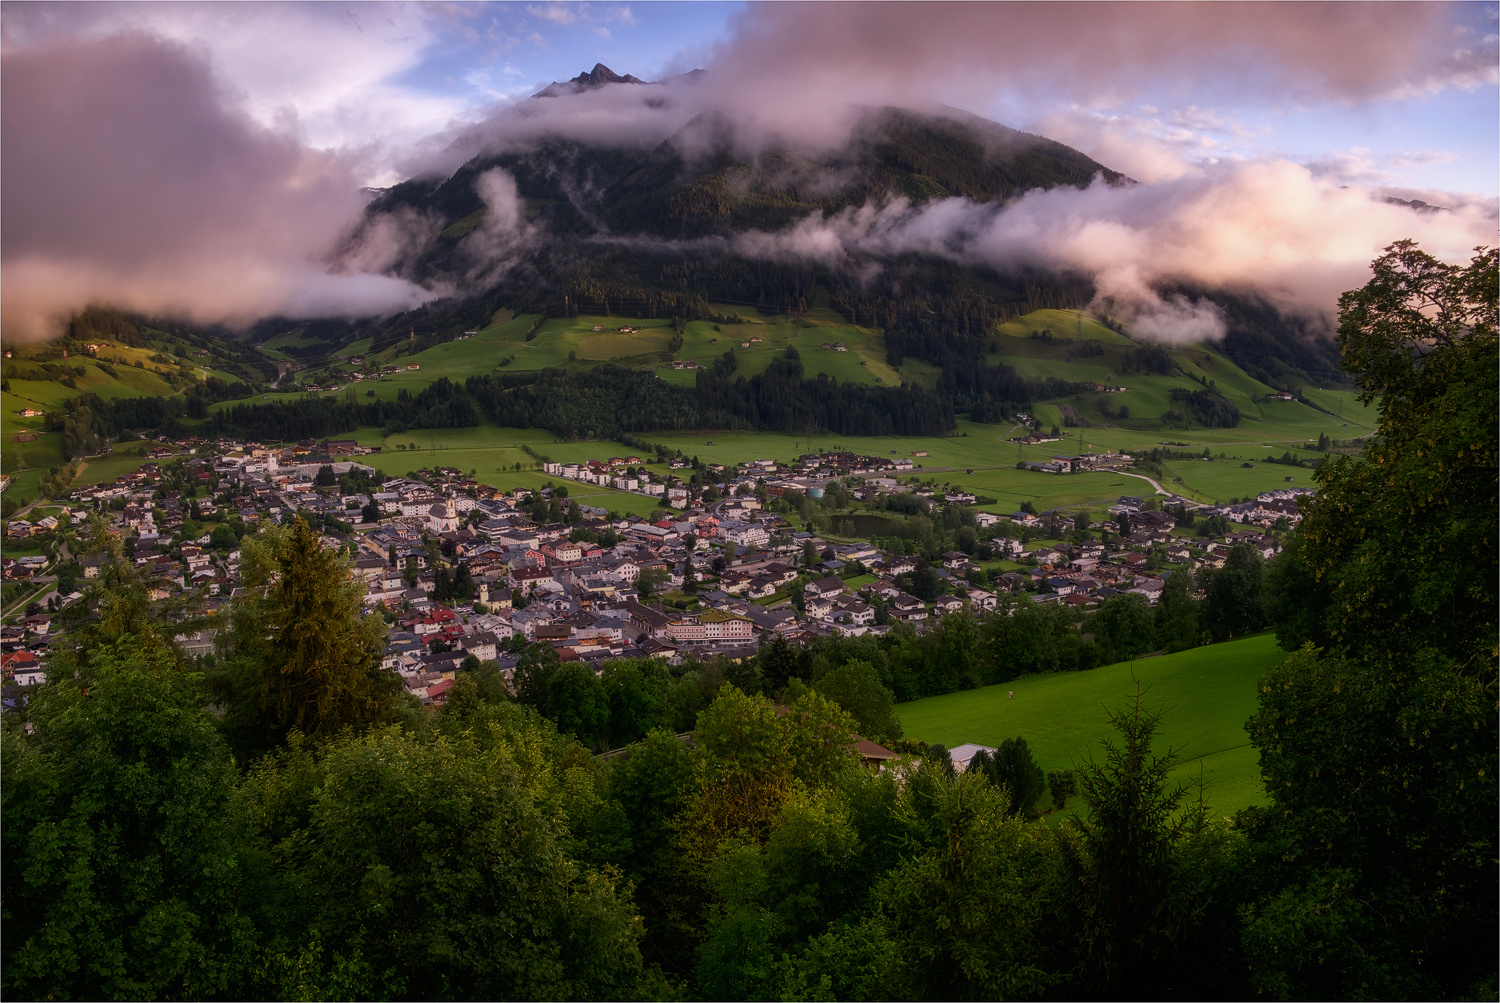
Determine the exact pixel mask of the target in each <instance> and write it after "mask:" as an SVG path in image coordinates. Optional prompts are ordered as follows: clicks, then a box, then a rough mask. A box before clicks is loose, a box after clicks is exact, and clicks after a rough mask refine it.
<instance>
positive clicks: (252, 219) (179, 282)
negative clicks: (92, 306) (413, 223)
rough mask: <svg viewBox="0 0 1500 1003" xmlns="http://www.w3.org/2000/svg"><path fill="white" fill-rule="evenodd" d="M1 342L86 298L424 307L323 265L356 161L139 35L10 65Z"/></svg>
mask: <svg viewBox="0 0 1500 1003" xmlns="http://www.w3.org/2000/svg"><path fill="white" fill-rule="evenodd" d="M0 73H3V79H0V100H3V115H0V136H3V143H4V148H5V170H4V173H3V177H0V198H3V202H4V214H3V219H0V262H3V265H4V268H3V279H0V287H3V307H0V324H3V328H4V333H5V336H6V337H7V339H13V338H34V337H41V336H45V335H47V334H50V333H53V332H54V331H55V330H56V329H57V324H58V323H59V321H61V320H62V319H64V318H65V317H66V316H67V315H68V314H70V313H72V312H73V311H75V310H77V309H79V308H81V307H82V306H84V305H86V304H88V303H108V304H111V305H116V306H121V307H125V308H127V309H133V310H139V311H142V312H149V313H156V314H171V315H177V316H183V317H186V318H189V319H193V320H197V321H204V322H212V321H227V322H230V323H242V322H247V321H250V320H253V319H255V318H258V317H262V316H266V315H270V314H285V315H290V316H326V315H368V314H376V313H382V312H389V311H393V310H398V309H403V308H406V307H410V306H412V305H415V304H416V303H419V302H421V301H422V300H424V299H426V298H429V297H430V294H429V293H428V292H427V291H425V290H423V289H421V288H420V287H417V286H414V285H412V284H410V283H407V282H404V281H401V280H399V279H395V278H391V277H388V276H384V275H377V274H332V273H331V272H330V271H329V269H328V268H327V267H326V265H325V264H324V263H323V262H324V258H325V257H326V255H327V254H328V253H329V252H330V251H331V250H332V248H333V246H334V244H335V242H336V241H337V239H338V237H339V234H340V232H341V231H342V230H343V229H344V228H345V227H346V226H347V225H348V222H349V220H350V219H351V218H352V217H353V216H354V214H355V213H357V212H358V211H359V209H360V207H361V204H362V200H361V196H360V195H359V190H358V189H359V184H358V180H357V178H356V176H355V175H354V173H353V170H352V164H351V163H350V162H349V161H347V160H346V159H344V158H342V157H340V156H338V155H336V154H332V153H326V152H319V151H314V150H310V149H308V148H307V147H305V146H303V145H302V144H301V143H300V142H298V141H297V140H296V139H295V138H294V137H292V136H288V135H284V134H280V133H276V132H273V131H270V130H267V129H265V128H263V127H261V126H259V125H257V124H256V123H254V122H253V121H251V120H250V119H249V118H248V117H247V116H246V115H244V114H241V113H237V112H235V111H233V110H231V109H230V108H229V106H228V101H227V100H226V98H225V96H224V95H223V94H222V92H221V91H220V89H219V88H218V86H217V85H216V84H215V82H214V80H213V78H212V77H211V75H210V73H209V69H208V67H207V66H206V65H205V64H204V63H203V61H202V60H200V59H198V58H197V57H195V56H194V55H192V54H191V53H189V52H188V51H187V50H186V49H184V48H182V47H181V46H178V45H176V44H173V43H168V42H164V41H162V40H160V39H158V38H154V37H151V36H148V35H143V34H137V33H126V34H121V35H115V36H111V37H108V38H105V39H101V40H97V41H76V40H67V39H63V40H54V41H50V42H47V43H44V44H41V45H38V46H35V47H32V48H28V49H21V50H14V51H9V52H6V53H5V56H4V61H3V69H0Z"/></svg>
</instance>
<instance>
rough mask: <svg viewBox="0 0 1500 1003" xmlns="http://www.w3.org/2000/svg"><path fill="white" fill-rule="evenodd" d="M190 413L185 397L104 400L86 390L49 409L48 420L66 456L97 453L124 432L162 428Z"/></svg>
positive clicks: (47, 425)
mask: <svg viewBox="0 0 1500 1003" xmlns="http://www.w3.org/2000/svg"><path fill="white" fill-rule="evenodd" d="M186 414H187V401H186V399H185V398H182V397H176V396H174V397H116V398H115V399H113V400H104V399H103V398H102V397H100V396H99V395H98V394H96V393H82V394H77V395H75V396H73V397H69V398H68V399H67V400H66V401H64V402H63V406H62V410H60V411H48V412H47V414H46V417H45V419H44V422H45V427H46V429H47V431H49V432H61V433H62V439H63V455H64V456H69V457H72V456H79V455H84V454H88V453H96V452H98V451H99V448H100V447H101V446H103V445H104V444H105V443H108V442H112V441H114V440H115V439H116V438H117V437H118V436H119V435H120V434H121V433H123V432H127V431H132V432H133V431H135V430H137V429H158V428H161V427H162V426H163V425H166V424H168V423H169V422H170V421H171V420H172V419H175V418H181V417H183V416H185V415H186Z"/></svg>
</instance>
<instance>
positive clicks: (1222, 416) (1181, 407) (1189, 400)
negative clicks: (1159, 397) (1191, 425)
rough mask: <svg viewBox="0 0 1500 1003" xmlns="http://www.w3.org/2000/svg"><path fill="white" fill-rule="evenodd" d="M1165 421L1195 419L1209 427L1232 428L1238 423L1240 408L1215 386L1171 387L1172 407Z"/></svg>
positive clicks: (1164, 418) (1165, 416) (1164, 417)
mask: <svg viewBox="0 0 1500 1003" xmlns="http://www.w3.org/2000/svg"><path fill="white" fill-rule="evenodd" d="M1163 420H1165V421H1181V422H1187V421H1196V422H1198V423H1199V424H1201V425H1206V426H1207V427H1209V428H1234V427H1235V426H1236V425H1238V424H1239V423H1240V409H1239V408H1237V407H1235V406H1234V403H1233V402H1232V401H1231V400H1230V399H1229V398H1227V397H1225V396H1224V395H1223V394H1221V393H1219V391H1218V389H1217V388H1216V387H1209V388H1207V389H1204V390H1184V389H1182V388H1181V387H1173V388H1172V408H1171V410H1170V411H1168V412H1167V413H1166V414H1165V415H1164V416H1163Z"/></svg>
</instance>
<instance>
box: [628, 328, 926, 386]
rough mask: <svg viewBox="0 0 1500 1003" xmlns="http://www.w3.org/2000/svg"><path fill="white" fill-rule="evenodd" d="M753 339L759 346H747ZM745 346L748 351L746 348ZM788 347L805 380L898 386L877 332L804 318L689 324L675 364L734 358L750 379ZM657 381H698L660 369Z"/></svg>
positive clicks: (898, 379) (679, 372)
mask: <svg viewBox="0 0 1500 1003" xmlns="http://www.w3.org/2000/svg"><path fill="white" fill-rule="evenodd" d="M812 314H813V311H809V315H812ZM716 327H717V328H718V330H715V328H716ZM752 338H754V339H758V340H756V341H751V339H752ZM746 342H749V347H745V345H746ZM825 342H826V343H828V344H834V343H837V342H842V343H843V344H844V345H845V346H846V347H847V349H848V351H844V352H836V351H833V350H831V349H825V348H823V347H822V346H823V344H824V343H825ZM789 345H791V346H795V347H796V349H797V353H798V354H799V355H800V356H801V357H802V368H803V369H804V371H805V372H806V373H807V374H808V375H812V374H814V373H827V374H828V375H829V376H832V377H833V378H834V379H836V380H838V381H839V382H840V383H844V382H850V381H852V382H855V383H866V384H870V385H872V386H873V385H876V384H878V383H883V384H884V385H886V386H895V385H897V384H899V383H900V382H901V374H900V373H898V372H897V371H896V370H895V369H893V368H892V367H891V365H890V364H889V363H888V362H886V359H885V338H884V337H883V336H882V335H881V334H880V333H879V332H876V331H872V330H870V329H868V328H862V327H855V326H854V325H852V324H848V323H843V322H838V323H831V322H812V321H809V320H808V319H807V318H804V319H803V320H802V322H801V323H797V324H794V323H792V321H791V320H790V319H789V318H779V319H777V320H775V321H770V322H760V323H754V324H719V325H715V324H711V323H709V322H707V321H692V322H690V323H689V324H688V325H687V328H686V330H685V331H684V332H683V339H682V348H681V349H680V350H679V351H678V352H677V354H676V355H675V356H674V358H677V359H682V360H686V361H692V362H697V363H699V364H700V365H702V366H705V367H708V368H711V367H712V366H713V364H714V360H715V359H717V358H719V356H721V355H723V354H724V353H725V352H733V353H734V356H735V359H736V361H737V362H738V364H739V367H738V369H736V370H735V373H736V375H741V376H745V377H750V376H756V375H759V374H760V373H763V372H765V371H766V369H767V368H768V367H769V366H770V365H771V362H772V360H773V359H775V358H776V357H777V356H778V355H780V354H781V353H782V352H784V351H785V350H786V348H787V346H789ZM657 375H658V376H660V377H661V378H662V379H664V380H667V381H668V382H671V383H677V384H680V385H682V386H693V385H694V382H695V380H696V379H697V373H696V372H695V371H694V370H691V369H670V368H660V369H658V370H657Z"/></svg>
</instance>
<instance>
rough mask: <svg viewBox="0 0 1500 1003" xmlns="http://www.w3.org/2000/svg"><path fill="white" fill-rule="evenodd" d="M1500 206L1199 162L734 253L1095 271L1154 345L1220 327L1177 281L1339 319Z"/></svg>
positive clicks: (1455, 243) (1489, 219) (1099, 287)
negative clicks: (1420, 200)
mask: <svg viewBox="0 0 1500 1003" xmlns="http://www.w3.org/2000/svg"><path fill="white" fill-rule="evenodd" d="M1496 225H1497V206H1496V202H1495V200H1493V199H1491V200H1486V201H1480V202H1474V203H1470V204H1467V205H1460V206H1456V207H1454V208H1452V209H1450V210H1447V211H1443V212H1430V213H1418V212H1414V211H1412V210H1411V209H1410V208H1408V207H1406V206H1400V205H1392V204H1389V203H1387V202H1385V201H1384V200H1383V197H1382V194H1381V193H1380V192H1379V191H1378V190H1375V189H1371V188H1357V187H1351V188H1342V187H1339V186H1338V185H1337V184H1335V183H1334V182H1332V181H1329V180H1327V179H1324V178H1320V177H1318V176H1316V175H1315V174H1314V173H1313V172H1312V171H1310V170H1308V169H1307V168H1306V167H1303V166H1301V165H1298V164H1293V163H1290V162H1288V161H1264V162H1248V163H1224V164H1215V165H1206V166H1201V167H1198V168H1196V169H1194V170H1192V171H1190V172H1188V173H1185V174H1183V175H1182V176H1180V177H1178V178H1176V179H1174V180H1171V181H1164V182H1160V183H1158V184H1156V185H1150V186H1147V185H1136V186H1129V187H1123V188H1122V187H1115V186H1111V185H1108V184H1105V183H1104V182H1103V181H1102V180H1099V181H1096V182H1095V183H1094V184H1093V185H1091V186H1089V187H1088V188H1086V189H1082V190H1080V189H1076V188H1067V187H1063V188H1054V189H1051V190H1048V191H1041V190H1038V191H1033V192H1029V193H1028V194H1026V195H1024V196H1023V197H1021V198H1019V199H1017V200H1015V201H1014V202H1011V203H1009V204H1007V205H1004V206H994V205H986V204H978V203H974V202H971V201H969V200H968V199H963V198H950V199H942V200H939V201H935V202H932V203H929V204H926V205H923V206H913V205H912V204H911V203H909V202H907V201H905V200H901V199H898V200H896V201H893V202H891V203H888V204H886V205H884V206H879V207H877V206H872V205H866V206H864V207H862V208H859V209H846V210H844V211H842V212H839V213H837V214H832V215H822V214H814V215H811V216H808V217H806V218H804V219H803V220H801V221H800V222H798V223H797V224H796V225H794V226H792V227H791V228H789V229H787V230H785V231H782V232H778V233H764V232H753V233H747V234H743V235H741V236H740V237H739V238H738V239H737V240H736V242H735V245H734V246H735V248H736V250H738V251H739V252H740V253H742V254H745V255H747V256H750V257H757V258H767V259H772V260H800V261H816V262H819V263H821V264H824V265H828V266H830V267H840V268H845V269H849V270H852V271H856V272H857V273H859V274H861V275H863V276H865V277H866V278H867V279H870V280H873V278H874V276H875V275H876V274H877V272H878V269H879V262H881V261H882V260H884V259H888V258H893V257H896V256H899V255H902V254H909V253H921V254H931V255H937V256H941V257H945V258H948V259H951V260H954V261H958V262H961V263H964V264H968V265H986V266H989V267H994V268H1001V269H1004V268H1013V267H1017V266H1041V267H1046V268H1052V269H1055V270H1058V271H1070V272H1078V273H1083V274H1086V275H1088V276H1089V277H1090V278H1091V279H1092V280H1093V283H1094V286H1095V289H1096V294H1097V299H1096V305H1097V306H1098V307H1099V308H1100V309H1104V310H1107V311H1109V312H1112V313H1116V314H1119V315H1121V316H1124V317H1126V318H1128V319H1131V320H1133V321H1134V322H1135V324H1136V326H1137V329H1138V330H1139V331H1141V332H1142V333H1144V334H1146V335H1148V336H1150V337H1155V338H1158V339H1162V340H1170V341H1197V340H1203V339H1211V338H1216V337H1218V336H1220V335H1222V334H1223V332H1224V326H1223V319H1222V317H1221V316H1220V315H1219V312H1218V310H1217V308H1215V307H1214V306H1213V305H1212V304H1210V303H1208V302H1206V301H1197V302H1192V301H1189V300H1188V299H1186V298H1185V297H1183V296H1181V295H1163V293H1162V292H1161V290H1162V289H1164V288H1170V287H1172V286H1174V285H1178V284H1183V285H1189V286H1195V287H1200V288H1210V289H1223V290H1227V291H1238V292H1247V293H1255V294H1257V295H1260V296H1264V297H1266V298H1268V299H1270V300H1271V301H1272V302H1274V303H1276V304H1277V305H1278V306H1280V307H1281V308H1282V309H1284V310H1288V311H1293V312H1296V313H1298V314H1301V315H1303V316H1307V317H1310V318H1321V319H1324V320H1326V319H1328V318H1330V317H1331V316H1332V314H1333V312H1334V310H1335V308H1336V305H1337V300H1338V294H1339V293H1340V292H1341V291H1343V290H1345V289H1350V288H1353V287H1356V286H1359V285H1361V284H1363V282H1364V281H1365V277H1366V276H1367V275H1368V269H1369V262H1370V260H1371V259H1372V258H1373V257H1375V255H1376V254H1378V253H1379V251H1380V249H1381V248H1382V247H1384V246H1385V245H1387V244H1389V243H1391V242H1392V241H1395V240H1398V239H1402V238H1406V237H1410V238H1413V239H1415V240H1417V241H1418V242H1419V243H1421V244H1422V246H1423V247H1424V248H1425V249H1426V250H1427V251H1429V252H1430V253H1433V254H1435V255H1437V256H1438V257H1440V258H1444V259H1447V260H1463V259H1464V258H1466V257H1467V256H1468V254H1469V253H1470V252H1471V250H1472V248H1474V247H1475V246H1477V245H1481V244H1490V243H1493V240H1494V233H1495V229H1496Z"/></svg>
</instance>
